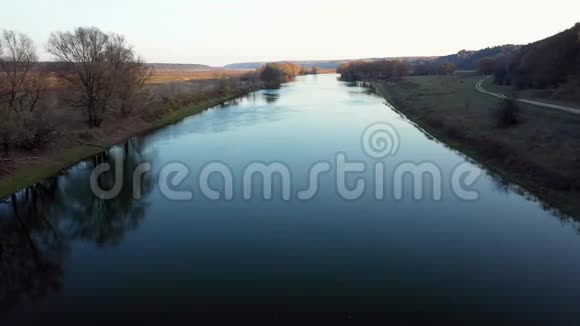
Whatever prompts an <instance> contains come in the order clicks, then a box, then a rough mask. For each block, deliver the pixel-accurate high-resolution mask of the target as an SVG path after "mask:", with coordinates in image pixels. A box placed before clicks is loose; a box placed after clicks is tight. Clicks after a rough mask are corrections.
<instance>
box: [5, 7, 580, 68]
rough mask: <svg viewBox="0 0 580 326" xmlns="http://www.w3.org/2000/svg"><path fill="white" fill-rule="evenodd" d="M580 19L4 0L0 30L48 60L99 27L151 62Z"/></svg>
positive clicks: (426, 44)
mask: <svg viewBox="0 0 580 326" xmlns="http://www.w3.org/2000/svg"><path fill="white" fill-rule="evenodd" d="M578 21H580V1H579V0H550V1H536V0H530V1H520V0H517V1H510V0H485V1H451V0H440V1H416V0H402V1H385V0H383V1H379V0H351V1H342V0H334V1H322V0H321V1H319V0H291V1H284V0H280V1H275V0H270V1H265V0H264V1H263V0H247V1H246V0H244V1H242V0H238V1H233V0H211V1H209V0H208V1H201V0H165V1H152V0H151V1H150V0H90V1H87V0H74V1H71V0H16V1H5V3H3V4H2V5H1V9H0V29H13V30H16V31H19V32H23V33H26V34H28V35H29V36H30V37H31V38H32V39H33V40H34V41H35V42H36V46H37V48H38V49H39V53H40V54H41V58H42V59H45V60H48V59H51V58H50V56H49V55H47V54H46V53H45V51H44V45H45V43H46V40H47V39H48V36H49V34H50V32H53V31H65V30H71V29H72V28H74V27H78V26H96V27H99V28H100V29H102V30H103V31H106V32H115V33H119V34H122V35H125V37H126V38H127V39H128V40H129V42H130V43H131V44H133V45H134V47H135V49H136V52H137V53H138V54H140V55H141V56H142V57H143V58H144V59H145V60H146V61H148V62H173V63H201V64H209V65H214V66H221V65H224V64H228V63H234V62H245V61H277V60H315V59H355V58H366V57H389V56H423V55H444V54H451V53H456V52H457V51H459V50H461V49H480V48H484V47H487V46H493V45H500V44H507V43H516V44H525V43H529V42H532V41H536V40H538V39H541V38H544V37H547V36H550V35H552V34H555V33H557V32H560V31H562V30H564V29H567V28H570V27H572V26H573V25H574V23H576V22H578Z"/></svg>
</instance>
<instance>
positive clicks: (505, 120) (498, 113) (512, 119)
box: [493, 99, 520, 128]
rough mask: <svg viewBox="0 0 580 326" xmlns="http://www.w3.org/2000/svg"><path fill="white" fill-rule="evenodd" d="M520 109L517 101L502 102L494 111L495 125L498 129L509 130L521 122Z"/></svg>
mask: <svg viewBox="0 0 580 326" xmlns="http://www.w3.org/2000/svg"><path fill="white" fill-rule="evenodd" d="M519 112H520V107H519V105H518V103H517V101H516V100H514V99H508V100H504V101H503V102H501V103H500V104H499V105H498V107H497V108H496V109H495V110H494V111H493V118H494V121H495V125H496V126H497V127H498V128H509V127H511V126H515V125H517V124H518V123H519V122H520V117H519Z"/></svg>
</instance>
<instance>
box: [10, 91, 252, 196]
mask: <svg viewBox="0 0 580 326" xmlns="http://www.w3.org/2000/svg"><path fill="white" fill-rule="evenodd" d="M241 95H243V94H231V95H227V96H222V97H217V98H211V99H208V100H206V101H203V102H200V103H196V104H193V105H190V106H187V107H184V108H182V109H180V110H177V111H174V112H171V113H169V114H167V115H165V116H163V117H162V118H161V119H159V120H157V121H155V122H153V123H151V124H150V126H149V128H147V129H144V130H141V132H142V133H144V132H147V131H150V130H153V129H157V128H161V127H163V126H166V125H169V124H172V123H176V122H178V121H180V120H182V119H183V118H185V117H188V116H190V115H193V114H196V113H199V112H202V111H204V110H206V109H208V108H211V107H213V106H216V105H218V104H220V103H223V102H225V101H228V100H231V99H233V98H236V97H238V96H241ZM132 136H135V135H134V134H130V135H127V137H126V138H129V137H132ZM113 145H115V144H108V146H113ZM103 150H104V149H102V148H100V147H95V146H89V145H78V146H74V147H71V148H66V149H64V150H62V151H60V152H59V153H57V154H55V155H54V156H53V157H49V158H48V159H47V160H46V161H47V162H48V163H41V164H34V165H23V166H21V167H19V168H17V169H16V171H14V172H13V173H12V174H10V175H7V176H5V177H3V178H2V179H0V198H3V197H5V196H7V195H10V194H11V193H14V192H16V191H18V190H20V189H22V188H25V187H29V186H31V185H33V184H35V183H37V182H40V181H42V180H44V179H46V178H49V177H52V176H54V175H56V174H58V173H59V172H61V171H63V170H65V169H67V168H69V167H70V166H72V165H74V164H76V163H78V162H79V161H82V160H83V159H86V158H89V157H92V156H94V155H95V154H98V153H100V152H102V151H103Z"/></svg>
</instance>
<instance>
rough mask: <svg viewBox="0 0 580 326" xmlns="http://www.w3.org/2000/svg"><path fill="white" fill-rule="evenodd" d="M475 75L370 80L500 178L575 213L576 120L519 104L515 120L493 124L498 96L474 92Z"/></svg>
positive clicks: (579, 185)
mask: <svg viewBox="0 0 580 326" xmlns="http://www.w3.org/2000/svg"><path fill="white" fill-rule="evenodd" d="M479 79H480V77H478V76H438V77H409V78H406V79H404V80H403V81H400V82H373V85H374V87H375V89H376V90H377V91H378V92H379V93H380V94H381V95H383V96H384V97H385V98H386V99H387V100H388V101H389V102H390V103H391V104H393V105H394V106H395V107H396V108H397V109H398V110H399V111H400V112H401V113H402V114H404V115H405V116H406V117H407V118H409V119H410V120H412V121H413V122H415V123H417V124H418V125H419V126H421V127H422V128H424V129H425V130H426V131H428V132H429V133H431V134H432V135H433V136H435V137H437V138H438V139H440V140H442V141H444V142H445V143H447V144H448V145H449V146H451V147H453V148H455V149H457V150H459V151H461V152H463V153H466V154H467V155H469V156H470V157H473V158H474V159H476V160H477V161H479V162H481V163H482V164H484V165H485V166H486V167H488V168H489V169H491V170H492V171H493V172H494V173H495V174H497V175H498V176H499V177H501V178H502V179H504V180H506V181H509V182H510V183H514V184H518V185H519V186H521V187H522V188H524V189H526V190H527V191H529V192H530V193H531V194H533V195H534V196H536V197H538V198H540V199H542V200H543V201H545V202H547V203H549V204H550V206H551V207H554V208H557V209H558V210H560V211H561V212H563V213H565V214H568V215H571V216H574V217H580V202H578V200H577V198H578V195H579V194H578V189H580V179H579V176H580V164H579V163H580V128H578V125H580V118H579V117H578V116H575V115H571V114H567V113H565V112H560V111H556V110H549V109H545V108H541V107H536V106H531V105H526V104H521V105H520V114H519V115H520V123H519V124H518V125H515V126H512V127H510V128H498V127H497V121H496V120H495V118H494V117H493V114H492V112H493V111H494V110H496V109H497V108H498V107H499V105H500V104H501V103H500V101H501V100H499V99H497V98H494V97H491V96H487V95H485V94H481V93H479V92H478V91H476V90H475V87H474V85H475V83H476V82H477V81H478V80H479Z"/></svg>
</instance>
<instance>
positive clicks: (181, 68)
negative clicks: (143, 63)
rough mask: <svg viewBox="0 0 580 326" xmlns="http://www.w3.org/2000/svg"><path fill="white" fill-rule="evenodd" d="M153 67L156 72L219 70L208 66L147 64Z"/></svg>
mask: <svg viewBox="0 0 580 326" xmlns="http://www.w3.org/2000/svg"><path fill="white" fill-rule="evenodd" d="M147 65H148V66H150V67H153V68H154V69H155V70H156V71H164V70H166V71H168V70H170V71H201V70H215V69H219V68H214V67H211V66H207V65H200V64H189V63H188V64H180V63H149V64H147Z"/></svg>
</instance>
